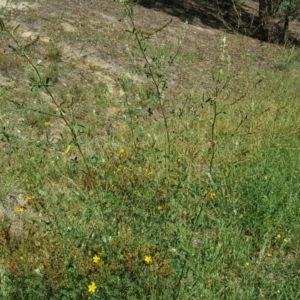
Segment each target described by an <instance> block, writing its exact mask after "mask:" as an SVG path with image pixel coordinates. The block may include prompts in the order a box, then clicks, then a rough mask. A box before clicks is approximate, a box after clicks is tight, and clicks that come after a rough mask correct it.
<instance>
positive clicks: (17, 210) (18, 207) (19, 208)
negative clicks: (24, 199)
mask: <svg viewBox="0 0 300 300" xmlns="http://www.w3.org/2000/svg"><path fill="white" fill-rule="evenodd" d="M24 210H25V208H24V207H22V206H17V207H16V208H15V213H20V214H21V213H22V212H23V211H24Z"/></svg>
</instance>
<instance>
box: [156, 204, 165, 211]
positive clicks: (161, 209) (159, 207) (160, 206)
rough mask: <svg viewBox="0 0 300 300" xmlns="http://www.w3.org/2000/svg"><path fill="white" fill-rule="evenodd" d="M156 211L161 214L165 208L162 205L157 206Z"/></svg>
mask: <svg viewBox="0 0 300 300" xmlns="http://www.w3.org/2000/svg"><path fill="white" fill-rule="evenodd" d="M157 210H158V211H159V212H160V213H162V212H164V210H165V207H164V206H163V205H158V206H157Z"/></svg>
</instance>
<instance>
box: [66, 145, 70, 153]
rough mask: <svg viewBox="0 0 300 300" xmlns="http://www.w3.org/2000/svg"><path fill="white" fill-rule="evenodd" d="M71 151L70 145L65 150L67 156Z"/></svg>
mask: <svg viewBox="0 0 300 300" xmlns="http://www.w3.org/2000/svg"><path fill="white" fill-rule="evenodd" d="M70 150H71V145H68V146H67V148H66V149H65V154H68V153H69V152H70Z"/></svg>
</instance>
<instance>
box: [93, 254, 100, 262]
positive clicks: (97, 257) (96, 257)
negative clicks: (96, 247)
mask: <svg viewBox="0 0 300 300" xmlns="http://www.w3.org/2000/svg"><path fill="white" fill-rule="evenodd" d="M100 260H101V258H100V257H99V256H98V255H95V256H94V257H93V262H94V263H95V264H98V263H99V262H100Z"/></svg>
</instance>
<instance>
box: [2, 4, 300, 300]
mask: <svg viewBox="0 0 300 300" xmlns="http://www.w3.org/2000/svg"><path fill="white" fill-rule="evenodd" d="M112 5H113V4H112ZM122 7H123V8H125V10H126V11H127V19H126V20H127V23H128V24H131V25H130V26H129V27H128V28H129V29H130V28H131V29H130V30H131V34H127V35H125V34H120V33H119V35H118V37H120V40H119V43H120V45H118V46H116V48H118V47H121V46H122V44H126V45H127V47H128V51H129V52H130V53H131V54H130V56H129V55H128V60H126V61H127V62H126V63H124V68H126V72H124V73H123V74H118V76H116V77H115V78H111V77H108V75H107V78H110V79H109V80H108V81H107V82H101V83H99V82H97V80H98V79H96V78H95V73H94V72H90V73H88V70H89V69H88V68H87V69H84V68H83V66H82V65H81V64H79V63H78V65H77V67H78V69H74V64H72V63H70V62H64V59H65V56H64V55H65V54H64V52H63V51H62V49H61V48H60V47H59V46H58V45H57V46H56V45H52V44H45V45H43V46H41V45H33V46H32V47H30V48H29V49H28V50H27V51H26V52H25V53H23V54H26V55H27V58H26V56H25V55H17V54H15V53H13V52H12V51H10V52H8V51H4V52H0V60H1V61H3V62H4V61H5V64H3V65H2V66H3V67H5V66H10V67H9V68H7V72H9V73H10V74H12V77H13V79H14V82H15V85H13V86H5V87H1V91H0V95H1V100H0V101H1V115H0V122H1V126H0V128H1V140H0V145H1V156H0V160H1V165H2V171H1V173H0V178H1V182H2V185H1V188H0V195H1V197H0V199H1V202H0V218H1V225H0V227H1V231H0V232H1V233H0V245H1V246H0V249H1V251H0V253H1V256H0V272H1V273H0V276H1V277H0V280H1V281H0V287H1V289H0V295H1V298H2V299H8V300H9V299H30V300H34V299H47V300H48V299H166V300H167V299H172V300H174V299H298V298H299V294H300V292H299V262H300V261H299V254H298V252H299V251H298V249H299V247H300V244H299V241H300V238H299V232H300V230H299V222H298V220H299V215H300V204H299V200H298V199H299V188H300V185H299V177H300V170H299V168H298V165H299V163H298V162H299V150H300V148H299V146H298V145H299V124H298V123H299V122H298V116H299V111H300V107H299V101H298V100H299V99H298V98H299V85H298V78H299V68H297V64H289V67H288V68H280V70H279V69H278V68H269V67H261V68H258V67H257V66H256V65H255V64H252V62H253V61H252V59H253V58H252V57H251V62H249V60H248V58H247V56H245V55H243V53H245V49H244V47H245V43H242V42H241V43H240V44H239V46H240V48H235V49H234V51H240V54H239V57H240V58H241V59H237V60H232V59H230V57H231V54H230V51H229V50H228V47H227V44H228V43H229V41H228V40H225V39H224V38H222V40H221V39H220V40H219V47H218V48H217V49H215V50H214V51H215V52H214V53H215V58H214V63H213V64H212V65H211V67H210V68H209V69H206V70H205V73H206V74H204V75H203V77H201V80H199V81H197V80H196V79H195V78H197V74H196V73H195V72H196V71H195V69H194V66H195V65H196V64H197V63H199V65H200V64H201V62H202V58H201V54H200V55H199V57H197V56H196V55H191V54H190V53H187V55H185V51H186V49H185V48H184V43H185V42H184V40H181V41H182V44H180V43H179V45H177V44H176V43H175V44H173V46H166V47H157V46H156V45H158V44H159V35H161V34H162V31H163V30H165V29H162V30H161V31H159V32H157V33H156V34H155V35H153V36H150V38H148V34H145V33H143V32H142V31H139V30H138V29H137V28H139V27H138V26H137V25H136V23H135V22H136V21H135V20H136V19H135V18H138V17H137V16H135V15H132V11H131V7H130V5H129V4H126V3H125V6H122ZM135 9H138V8H136V7H134V11H135ZM7 18H10V16H1V19H3V23H4V24H6V21H8V19H7ZM123 22H125V21H123ZM185 34H186V35H187V36H188V35H189V27H187V28H186V33H185ZM12 37H13V36H12V35H10V29H9V28H6V27H5V28H3V31H2V33H1V40H2V43H3V45H7V44H10V45H12V46H13V47H15V48H16V50H22V46H21V45H22V44H21V43H20V45H19V46H17V45H15V44H13V39H12ZM58 38H59V36H58V35H56V39H58ZM61 38H62V40H63V39H64V38H65V39H68V36H67V35H66V37H64V36H63V34H62V36H61ZM156 38H157V40H156ZM238 39H242V38H241V37H238ZM57 43H59V42H57ZM176 45H177V46H176ZM229 46H230V47H233V46H232V45H229ZM114 51H116V49H114V50H113V51H112V52H113V53H115V52H114ZM284 51H285V50H283V49H282V55H285V54H284V53H285V52H284ZM295 51H296V52H297V51H298V50H295ZM15 52H17V51H15ZM42 53H46V55H47V57H48V58H49V60H46V61H45V62H43V63H42V64H36V62H35V60H36V59H39V57H41V56H40V54H42ZM235 53H236V52H235ZM32 57H33V58H34V59H35V60H33V59H32ZM293 57H298V56H297V54H295V56H293ZM170 58H171V59H170ZM173 58H174V60H173ZM185 58H186V59H185ZM197 59H198V60H199V61H197ZM26 60H27V62H26ZM48 61H49V62H48ZM122 61H123V59H122ZM278 61H279V60H278ZM283 61H284V60H283ZM295 61H296V60H295ZM29 62H31V63H32V64H33V65H34V66H36V67H37V71H38V72H39V73H37V72H36V70H34V69H33V68H32V66H30V64H29ZM275 65H276V64H275ZM201 66H202V65H201ZM188 68H190V70H192V71H191V73H190V74H189V73H186V74H183V72H184V71H185V70H187V69H188ZM71 70H72V71H71ZM127 70H130V72H131V74H130V75H131V76H128V75H127V74H128V73H129V71H128V72H127ZM178 70H179V71H181V72H179V71H178ZM83 71H86V72H87V73H85V74H83V73H82V72H83ZM94 71H95V70H94ZM96 71H97V72H101V68H99V69H98V70H96ZM201 72H203V71H201ZM39 74H40V75H39ZM80 74H81V75H80ZM208 75H209V76H208ZM26 76H27V77H26ZM39 76H40V77H39ZM32 77H34V78H35V82H33V81H30V80H29V79H30V78H32ZM187 77H191V78H192V81H188V80H187V79H186V81H180V79H181V78H187ZM17 78H23V79H22V80H20V79H19V80H17ZM47 78H49V82H48V80H47ZM53 78H54V80H53ZM77 78H81V81H82V80H85V82H84V83H82V82H80V81H79V80H76V79H77ZM205 78H206V79H205ZM176 79H178V80H179V81H176ZM72 80H73V81H74V83H72ZM202 80H205V89H204V88H201V81H202ZM48 83H49V84H48ZM34 84H36V85H34ZM191 86H192V87H191ZM45 87H46V88H47V89H45ZM178 90H179V91H178ZM53 99H54V100H53Z"/></svg>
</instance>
